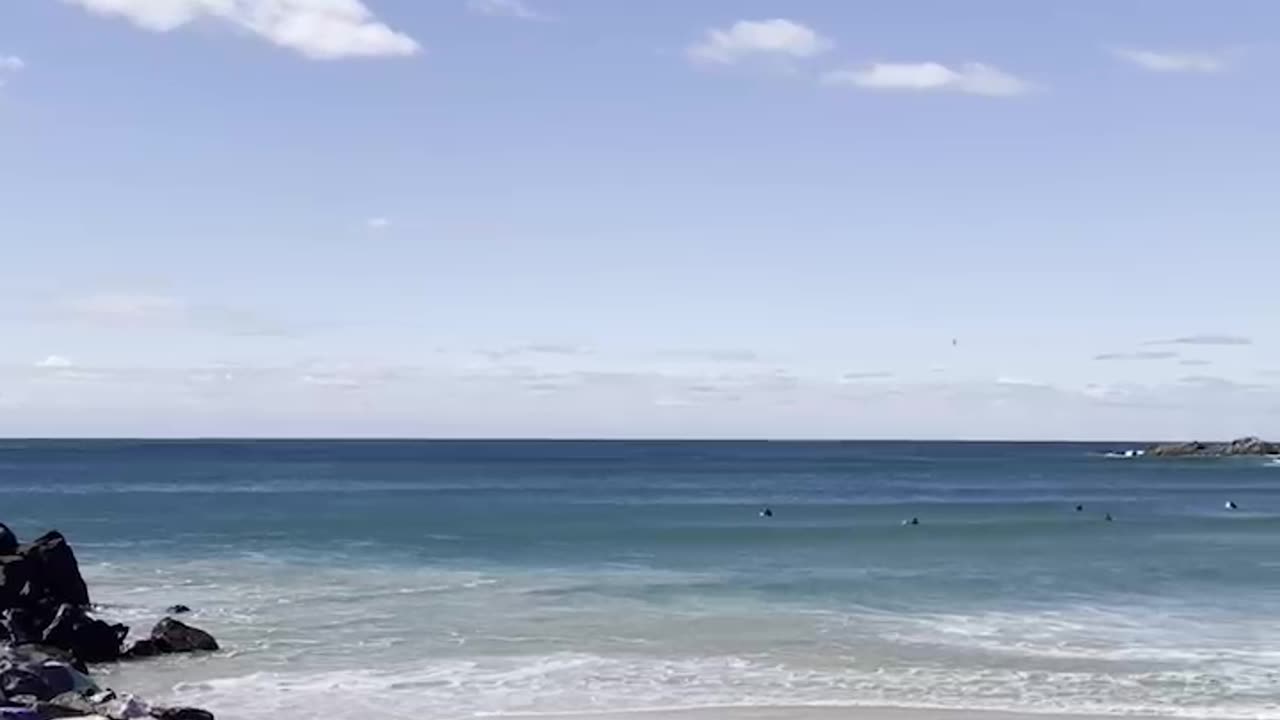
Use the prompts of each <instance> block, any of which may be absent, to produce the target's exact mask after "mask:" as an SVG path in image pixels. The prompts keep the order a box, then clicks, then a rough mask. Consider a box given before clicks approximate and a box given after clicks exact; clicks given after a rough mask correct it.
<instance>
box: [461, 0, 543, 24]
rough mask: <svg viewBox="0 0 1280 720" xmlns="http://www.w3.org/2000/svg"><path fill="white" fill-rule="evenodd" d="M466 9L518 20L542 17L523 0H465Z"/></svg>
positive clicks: (481, 13)
mask: <svg viewBox="0 0 1280 720" xmlns="http://www.w3.org/2000/svg"><path fill="white" fill-rule="evenodd" d="M467 9H468V10H470V11H471V12H473V13H476V14H478V15H488V16H490V17H506V18H516V19H518V20H541V19H542V17H543V16H542V13H539V12H537V11H536V10H534V9H533V8H531V7H529V5H528V4H527V3H525V2H524V0H467Z"/></svg>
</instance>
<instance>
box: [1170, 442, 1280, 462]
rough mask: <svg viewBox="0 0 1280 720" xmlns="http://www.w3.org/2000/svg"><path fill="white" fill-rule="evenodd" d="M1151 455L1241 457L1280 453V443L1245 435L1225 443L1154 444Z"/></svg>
mask: <svg viewBox="0 0 1280 720" xmlns="http://www.w3.org/2000/svg"><path fill="white" fill-rule="evenodd" d="M1145 454H1146V455H1148V456H1150V457H1184V458H1186V457H1196V458H1201V457H1204V458H1210V457H1239V456H1250V455H1280V443H1269V442H1266V441H1264V440H1260V439H1258V438H1256V437H1245V438H1239V439H1236V440H1232V441H1231V442H1225V443H1204V442H1182V443H1168V444H1162V445H1153V446H1151V447H1149V448H1147V450H1146V453H1145Z"/></svg>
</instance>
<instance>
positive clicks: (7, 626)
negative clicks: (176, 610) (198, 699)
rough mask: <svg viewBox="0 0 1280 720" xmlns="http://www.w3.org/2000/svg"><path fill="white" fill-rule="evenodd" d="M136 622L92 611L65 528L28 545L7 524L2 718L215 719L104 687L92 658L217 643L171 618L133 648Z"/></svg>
mask: <svg viewBox="0 0 1280 720" xmlns="http://www.w3.org/2000/svg"><path fill="white" fill-rule="evenodd" d="M128 633H129V628H127V627H125V626H124V625H119V624H111V623H108V622H106V621H104V620H100V619H98V618H95V617H93V616H92V606H91V605H90V602H89V589H88V587H87V586H86V584H85V582H84V578H83V577H82V576H81V575H80V567H79V564H78V563H77V561H76V556H75V553H74V552H73V551H72V550H71V546H70V544H68V543H67V540H66V538H64V537H63V536H62V535H61V534H60V533H58V532H50V533H47V534H45V535H43V536H41V537H40V538H38V539H36V540H35V541H34V542H31V543H29V544H26V545H22V544H19V543H18V539H17V537H16V536H15V535H14V533H13V532H12V531H11V530H10V529H9V528H8V527H6V526H4V525H3V524H0V719H2V718H31V719H35V720H42V719H44V718H63V717H84V718H96V717H105V718H112V719H114V720H121V719H123V718H158V719H160V720H213V715H212V714H210V713H208V712H207V711H204V710H199V709H195V708H156V707H152V706H150V705H149V704H148V703H146V702H145V701H143V700H141V699H139V698H136V697H133V696H131V695H128V694H116V693H114V692H112V691H110V690H107V691H102V690H100V689H99V688H98V686H97V685H96V684H95V683H94V682H93V680H92V679H91V678H90V677H89V675H88V664H89V663H103V662H111V661H114V660H119V659H121V658H122V657H129V658H143V657H148V656H150V655H158V654H162V653H172V652H198V651H208V650H217V649H218V643H217V641H216V640H214V639H213V636H211V635H209V633H206V632H204V631H203V630H199V629H197V628H193V627H191V626H189V625H186V624H184V623H180V622H178V621H177V620H173V619H171V618H165V619H164V620H162V621H160V623H158V624H157V625H156V626H155V628H154V629H153V630H152V632H151V636H150V637H148V638H146V639H143V640H139V641H138V642H136V643H134V644H133V646H131V648H130V650H129V651H128V652H127V654H126V653H124V652H122V650H121V646H122V644H123V642H124V640H125V637H126V636H127V635H128Z"/></svg>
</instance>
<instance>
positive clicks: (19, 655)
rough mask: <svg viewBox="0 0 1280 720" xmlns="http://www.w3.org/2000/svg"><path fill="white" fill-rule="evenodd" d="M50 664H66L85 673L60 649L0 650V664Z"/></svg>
mask: <svg viewBox="0 0 1280 720" xmlns="http://www.w3.org/2000/svg"><path fill="white" fill-rule="evenodd" d="M50 662H54V663H63V664H66V665H68V666H70V667H72V668H74V669H75V670H77V671H79V672H81V673H84V672H87V671H86V670H85V668H84V667H83V666H82V665H80V664H79V663H77V662H76V660H75V656H73V655H72V654H71V653H69V652H67V651H66V650H63V649H62V648H53V647H45V646H43V645H35V644H30V645H18V646H14V647H5V648H0V664H6V663H7V664H8V665H9V666H19V667H38V666H40V665H44V664H46V663H50Z"/></svg>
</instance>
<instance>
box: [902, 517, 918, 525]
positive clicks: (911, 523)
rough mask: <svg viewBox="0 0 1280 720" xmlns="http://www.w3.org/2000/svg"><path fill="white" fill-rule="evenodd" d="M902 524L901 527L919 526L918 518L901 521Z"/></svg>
mask: <svg viewBox="0 0 1280 720" xmlns="http://www.w3.org/2000/svg"><path fill="white" fill-rule="evenodd" d="M902 524H903V525H919V524H920V518H914V517H913V518H911V519H910V520H903V521H902Z"/></svg>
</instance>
